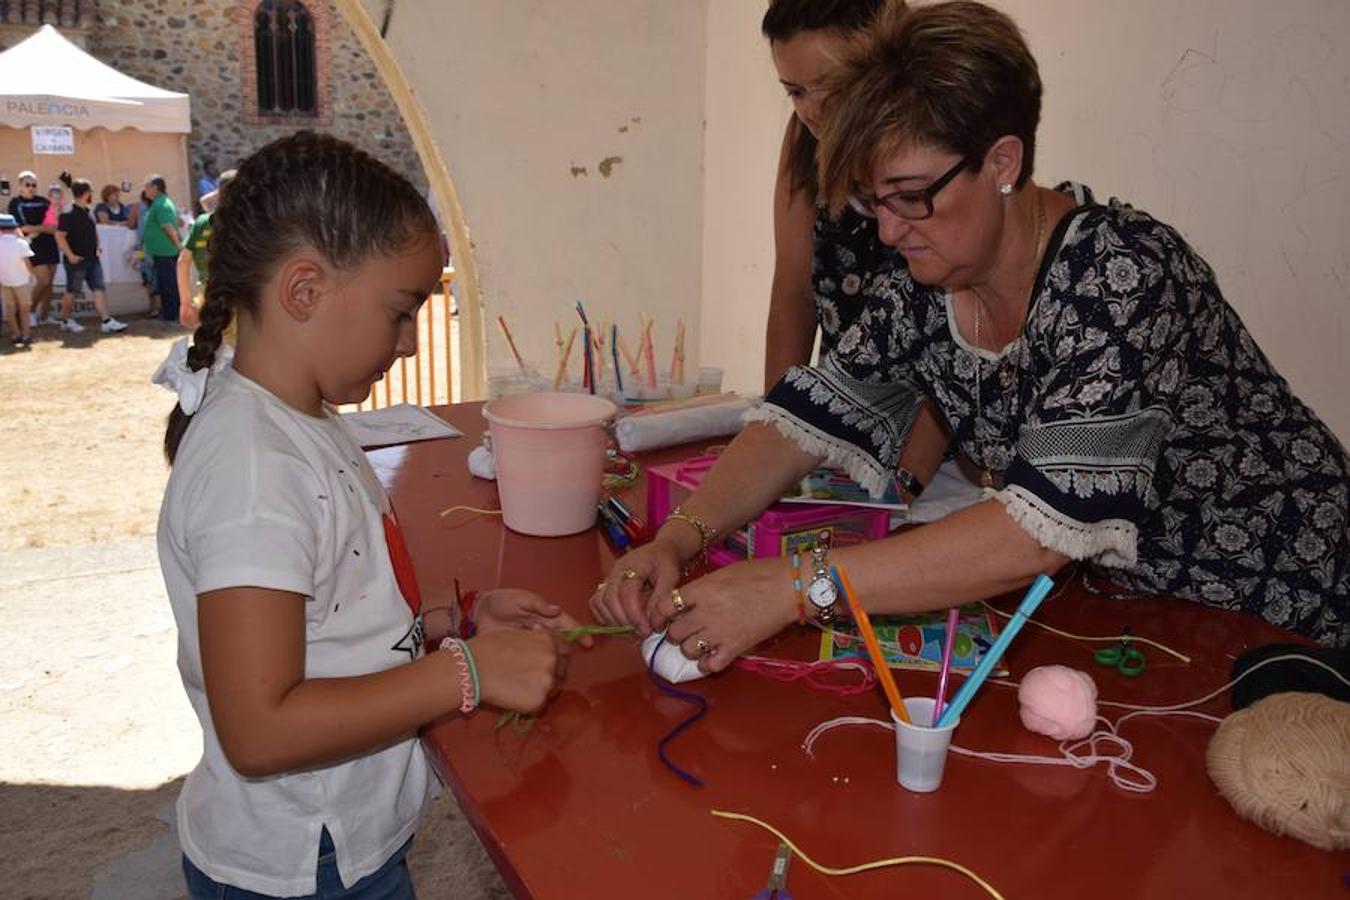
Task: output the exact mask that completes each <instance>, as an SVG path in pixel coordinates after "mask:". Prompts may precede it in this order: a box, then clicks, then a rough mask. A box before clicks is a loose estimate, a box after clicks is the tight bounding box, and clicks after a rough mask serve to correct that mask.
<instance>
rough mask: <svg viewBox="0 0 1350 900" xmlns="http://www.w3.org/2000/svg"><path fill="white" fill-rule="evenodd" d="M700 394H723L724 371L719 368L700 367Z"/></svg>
mask: <svg viewBox="0 0 1350 900" xmlns="http://www.w3.org/2000/svg"><path fill="white" fill-rule="evenodd" d="M698 392H699V393H700V394H720V393H722V370H721V369H719V368H718V367H717V366H699V369H698Z"/></svg>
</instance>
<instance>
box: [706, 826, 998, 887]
mask: <svg viewBox="0 0 1350 900" xmlns="http://www.w3.org/2000/svg"><path fill="white" fill-rule="evenodd" d="M708 811H709V812H711V813H712V814H713V815H714V816H717V817H718V818H719V819H734V820H736V821H739V822H749V823H750V824H751V825H758V826H759V827H760V828H763V829H764V830H765V831H767V832H769V833H770V834H772V835H773V836H774V837H776V838H778V839H779V840H780V841H782V842H783V843H785V844H787V845H788V848H789V849H791V850H792V852H793V853H795V854H797V856H799V857H801V860H802V862H804V863H806V864H807V865H808V866H810V867H811V868H813V869H815V870H816V871H817V872H819V873H821V874H822V875H835V876H838V875H856V874H858V873H859V872H867V871H870V870H872V869H881V868H885V867H886V866H905V865H914V864H920V865H930V866H942V867H943V868H947V869H952V870H954V871H956V872H960V873H961V874H962V875H964V876H966V877H967V878H969V879H970V880H971V881H973V882H975V883H976V884H978V885H979V886H980V887H982V888H984V889H985V891H986V892H987V893H988V894H989V896H991V897H993V898H995V900H1006V898H1004V896H1003V895H1002V894H1000V893H999V892H998V891H997V890H995V889H994V886H993V885H991V884H990V883H989V882H987V881H985V880H984V879H983V878H981V877H980V876H978V875H976V874H975V873H974V872H972V871H970V869H967V868H966V867H965V866H963V865H961V864H960V863H954V862H952V861H951V860H949V859H939V858H938V857H936V856H897V857H894V858H892V859H879V860H877V861H875V862H869V863H862V864H861V865H857V866H850V867H848V868H847V869H832V868H830V867H829V866H822V865H821V864H820V863H818V862H816V861H815V860H814V859H812V858H811V857H809V856H807V855H806V854H805V853H803V852H802V850H801V848H800V847H798V846H797V845H796V844H794V843H792V839H791V838H789V837H788V836H787V835H785V834H783V832H781V831H779V830H778V829H777V828H774V827H773V826H772V825H770V824H769V823H768V822H761V821H760V820H759V819H756V818H755V817H754V816H747V815H745V814H744V813H734V812H723V811H722V810H720V809H711V810H708Z"/></svg>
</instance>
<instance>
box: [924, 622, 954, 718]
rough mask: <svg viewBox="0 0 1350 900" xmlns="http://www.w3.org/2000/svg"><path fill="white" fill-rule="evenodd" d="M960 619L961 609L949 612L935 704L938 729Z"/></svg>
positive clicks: (945, 698)
mask: <svg viewBox="0 0 1350 900" xmlns="http://www.w3.org/2000/svg"><path fill="white" fill-rule="evenodd" d="M960 617H961V608H960V607H958V606H953V607H952V608H951V609H949V610H947V638H946V640H944V641H943V643H942V674H941V675H939V676H938V687H937V698H936V699H935V702H934V703H933V721H932V723H931V727H933V728H936V727H937V723H938V719H939V718H941V716H942V707H943V706H944V705H945V704H946V703H947V676H948V675H950V674H951V671H952V645H953V644H955V643H956V621H957V619H959V618H960Z"/></svg>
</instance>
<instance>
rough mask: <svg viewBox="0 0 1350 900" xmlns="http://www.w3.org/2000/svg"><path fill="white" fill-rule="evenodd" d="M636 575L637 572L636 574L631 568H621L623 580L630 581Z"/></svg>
mask: <svg viewBox="0 0 1350 900" xmlns="http://www.w3.org/2000/svg"><path fill="white" fill-rule="evenodd" d="M636 577H638V574H637V572H635V571H634V570H632V569H624V570H623V580H624V581H632V580H633V579H634V578H636Z"/></svg>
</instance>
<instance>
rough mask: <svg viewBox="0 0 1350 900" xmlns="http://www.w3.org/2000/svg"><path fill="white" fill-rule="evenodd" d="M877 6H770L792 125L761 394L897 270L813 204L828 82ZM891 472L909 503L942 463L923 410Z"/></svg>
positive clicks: (871, 230) (780, 194) (832, 341)
mask: <svg viewBox="0 0 1350 900" xmlns="http://www.w3.org/2000/svg"><path fill="white" fill-rule="evenodd" d="M883 5H884V0H770V2H769V8H768V10H767V11H766V12H765V13H764V19H763V21H762V23H761V25H760V30H761V32H762V33H763V34H764V36H765V37H766V38H768V39H769V51H770V53H771V54H772V55H773V64H774V68H775V69H776V70H777V71H778V80H779V81H780V82H781V83H782V85H783V88H784V90H786V91H787V94H788V97H790V98H791V99H792V108H793V115H792V117H791V118H789V119H788V123H787V130H786V133H785V134H784V135H783V146H782V150H781V152H780V154H779V160H778V176H777V179H776V181H775V183H774V195H773V233H774V268H773V286H772V288H771V290H770V296H769V321H768V326H767V329H766V334H765V341H764V389H765V390H766V391H767V390H768V389H769V388H771V387H773V386H774V385H775V384H777V383H778V380H779V379H780V378H782V377H783V375H784V374H785V373H786V372H787V370H788V369H789V368H790V367H791V366H806V365H810V364H811V349H812V346H813V345H814V344H815V340H816V329H817V327H819V329H820V356H821V358H824V357H825V356H827V355H828V354H829V353H830V352H831V351H833V350H834V349H835V345H836V343H837V342H838V340H839V335H840V334H842V333H843V332H844V330H845V329H846V328H848V326H849V325H850V324H852V323H853V321H854V320H855V319H857V318H858V316H859V315H860V314H861V313H862V310H863V308H864V306H865V305H866V302H867V299H866V298H867V297H868V296H869V294H870V293H871V291H872V289H873V288H874V286H875V285H876V284H877V283H879V282H880V281H881V280H884V277H885V275H886V273H888V272H889V271H890V270H891V269H892V268H894V267H895V265H897V264H900V265H903V260H901V258H900V257H899V256H898V255H897V254H896V253H895V251H894V250H892V249H891V248H890V247H887V246H886V245H885V244H883V243H882V242H881V241H880V240H878V239H877V230H876V223H875V222H874V221H873V220H872V219H871V218H869V217H867V216H865V215H862V214H861V213H859V211H857V210H855V209H854V208H852V207H850V206H845V207H843V208H842V209H840V210H838V211H833V212H832V211H831V210H828V209H826V208H825V207H824V205H822V204H821V202H820V197H819V185H818V182H817V177H816V147H817V134H818V133H819V129H820V121H821V108H822V104H823V102H824V101H825V98H826V96H827V94H828V92H829V88H828V85H829V81H830V77H831V74H832V73H833V71H834V68H835V66H836V65H837V64H838V62H839V60H840V58H841V57H842V56H843V54H844V52H845V49H846V46H847V44H848V42H849V40H850V39H851V38H854V37H856V36H858V35H859V34H861V33H863V32H864V31H865V30H866V28H867V27H868V25H870V24H871V22H872V20H873V18H874V17H875V16H876V14H877V11H878V10H879V9H881V8H882V6H883ZM911 431H912V434H913V438H912V439H911V442H910V446H909V447H907V448H906V451H905V454H904V456H903V457H902V458H901V460H900V465H899V467H898V469H897V472H896V474H897V479H896V480H897V483H898V486H899V487H900V489H901V491H902V492H903V493H904V494H905V499H906V500H909V501H912V500H914V499H915V498H916V497H917V496H918V495H919V493H920V492H921V491H922V490H923V486H924V484H926V483H927V482H928V480H929V479H930V478H931V477H932V475H933V472H934V470H935V469H936V468H937V465H938V463H939V462H940V461H941V457H942V450H943V448H944V447H945V446H946V445H947V442H948V440H949V436H948V435H947V433H946V430H945V428H944V427H943V426H942V424H941V423H940V421H939V420H938V419H937V417H936V416H934V415H933V413H932V411H931V409H930V408H929V406H928V405H927V404H923V405H922V406H921V407H920V409H919V412H918V414H917V416H916V422H915V426H914V428H913V429H912V430H911Z"/></svg>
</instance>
